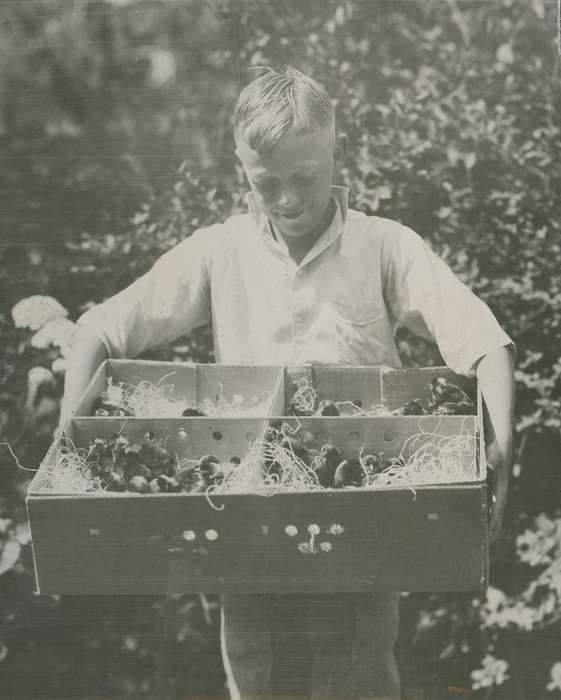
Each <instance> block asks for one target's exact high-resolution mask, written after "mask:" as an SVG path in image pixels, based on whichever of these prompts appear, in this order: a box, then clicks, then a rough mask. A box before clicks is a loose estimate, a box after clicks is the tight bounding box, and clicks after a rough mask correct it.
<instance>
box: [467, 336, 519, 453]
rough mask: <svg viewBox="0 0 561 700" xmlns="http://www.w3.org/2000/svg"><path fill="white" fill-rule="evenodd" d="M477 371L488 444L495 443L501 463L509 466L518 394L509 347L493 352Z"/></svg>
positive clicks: (481, 362) (482, 361) (483, 359)
mask: <svg viewBox="0 0 561 700" xmlns="http://www.w3.org/2000/svg"><path fill="white" fill-rule="evenodd" d="M476 372H477V378H478V381H479V386H480V389H481V393H482V395H483V400H484V401H485V408H486V414H487V415H486V418H487V421H486V423H487V424H486V425H485V430H486V442H488V443H490V442H492V443H494V444H495V445H496V447H497V448H498V450H499V453H500V456H501V458H502V461H505V462H506V463H508V464H509V463H510V459H511V453H512V416H513V412H514V394H515V381H514V357H513V352H512V350H511V349H510V348H508V347H503V348H498V349H497V350H493V351H492V352H490V353H489V354H488V355H486V356H485V357H483V358H482V359H481V361H480V362H479V364H478V366H477V370H476ZM495 466H499V465H495Z"/></svg>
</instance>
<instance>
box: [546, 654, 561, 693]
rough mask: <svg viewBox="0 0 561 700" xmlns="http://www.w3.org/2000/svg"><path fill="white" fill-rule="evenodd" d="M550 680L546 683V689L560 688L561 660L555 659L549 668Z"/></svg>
mask: <svg viewBox="0 0 561 700" xmlns="http://www.w3.org/2000/svg"><path fill="white" fill-rule="evenodd" d="M549 676H550V678H551V680H550V681H549V683H548V684H547V689H548V690H549V691H551V690H561V661H557V662H556V663H554V664H553V666H552V667H551V668H550V670H549Z"/></svg>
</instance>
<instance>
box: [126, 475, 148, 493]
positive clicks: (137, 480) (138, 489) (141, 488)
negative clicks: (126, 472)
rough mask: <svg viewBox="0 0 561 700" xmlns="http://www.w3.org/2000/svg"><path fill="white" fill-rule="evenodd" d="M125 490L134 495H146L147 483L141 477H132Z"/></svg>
mask: <svg viewBox="0 0 561 700" xmlns="http://www.w3.org/2000/svg"><path fill="white" fill-rule="evenodd" d="M127 488H128V490H129V491H134V492H135V493H148V491H149V490H150V488H149V486H148V482H147V481H146V479H145V478H144V477H143V476H138V475H137V476H133V477H132V479H129V481H128V483H127Z"/></svg>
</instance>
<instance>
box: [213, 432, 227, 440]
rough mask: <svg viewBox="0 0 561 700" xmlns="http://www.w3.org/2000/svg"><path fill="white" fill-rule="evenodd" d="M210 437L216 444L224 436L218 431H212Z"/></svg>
mask: <svg viewBox="0 0 561 700" xmlns="http://www.w3.org/2000/svg"><path fill="white" fill-rule="evenodd" d="M212 437H213V438H214V439H215V440H216V442H220V440H222V438H223V437H224V435H222V433H221V432H220V430H213V431H212Z"/></svg>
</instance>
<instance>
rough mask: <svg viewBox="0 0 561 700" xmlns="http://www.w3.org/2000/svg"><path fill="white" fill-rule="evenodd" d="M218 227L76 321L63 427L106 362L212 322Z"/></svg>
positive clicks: (197, 233)
mask: <svg viewBox="0 0 561 700" xmlns="http://www.w3.org/2000/svg"><path fill="white" fill-rule="evenodd" d="M211 229H212V230H211ZM220 230H221V226H220V225H216V226H214V227H209V228H208V229H201V230H198V231H195V232H194V233H193V235H192V236H190V237H189V238H187V239H186V240H184V241H182V242H181V243H180V244H178V245H177V246H175V247H174V248H172V249H171V250H170V251H168V252H167V253H165V254H164V255H163V256H162V257H161V258H160V259H159V260H158V261H157V262H156V263H155V265H154V266H153V267H152V268H151V269H150V270H149V271H148V272H147V273H146V274H145V275H143V276H142V277H140V278H139V279H137V280H136V281H135V282H133V283H132V284H131V285H130V286H129V287H127V288H126V289H124V290H123V291H122V292H120V293H119V294H116V295H115V296H113V297H111V298H110V299H108V300H107V301H105V302H104V303H102V304H100V305H98V306H96V307H94V308H92V309H90V310H89V311H87V312H86V313H85V314H83V316H81V318H79V319H78V328H79V331H78V336H77V339H76V343H75V346H74V348H73V351H72V356H71V358H70V362H69V366H68V369H67V372H66V379H65V387H64V398H63V402H62V409H61V419H60V423H59V424H60V426H61V427H63V426H64V425H65V423H66V421H67V420H68V419H69V418H70V416H71V414H72V411H73V410H74V409H75V407H76V404H77V402H78V400H79V398H80V396H81V395H82V393H83V391H84V389H85V388H86V386H87V385H88V382H89V381H90V379H91V377H92V376H93V374H94V373H95V371H96V369H97V367H98V366H99V365H100V364H101V362H103V360H105V359H106V358H108V357H126V358H132V357H137V356H138V355H139V354H141V353H142V352H145V351H147V350H150V349H153V348H156V347H159V346H161V345H164V344H165V343H167V342H170V341H172V340H174V339H175V338H177V337H179V336H180V335H182V334H183V333H187V332H189V331H190V330H192V329H193V328H196V327H197V326H200V325H202V324H204V323H205V322H207V321H208V320H209V318H210V282H209V273H208V267H207V266H208V264H209V255H210V254H209V250H210V242H209V237H213V235H214V234H215V233H219V232H220Z"/></svg>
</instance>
